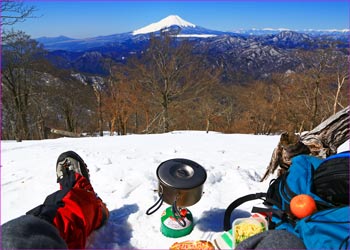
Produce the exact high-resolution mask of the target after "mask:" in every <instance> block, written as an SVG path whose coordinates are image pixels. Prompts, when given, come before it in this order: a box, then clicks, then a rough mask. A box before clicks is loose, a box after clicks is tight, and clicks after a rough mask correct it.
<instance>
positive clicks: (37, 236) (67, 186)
mask: <svg viewBox="0 0 350 250" xmlns="http://www.w3.org/2000/svg"><path fill="white" fill-rule="evenodd" d="M56 173H57V180H58V182H59V184H60V187H61V189H60V190H58V191H56V192H55V193H53V194H51V195H49V196H47V197H46V199H45V201H44V203H43V204H42V205H40V206H37V207H35V208H34V209H32V210H30V211H28V212H27V215H26V216H22V217H19V218H17V219H15V220H13V221H10V222H8V223H5V224H4V225H3V226H2V234H3V248H5V247H6V248H56V247H57V248H62V247H63V248H66V247H67V246H68V248H84V247H85V244H86V239H87V237H88V236H89V235H90V234H91V232H92V231H93V230H95V229H98V228H99V227H101V226H102V225H104V224H105V223H106V222H107V219H108V216H109V211H108V209H107V207H106V206H105V204H104V203H103V202H102V200H101V199H100V198H99V197H98V196H97V195H96V193H95V192H94V189H93V188H92V186H91V183H90V181H89V175H88V169H87V166H86V164H85V163H84V161H83V160H82V159H81V158H80V156H78V155H77V154H76V153H75V152H73V151H68V152H65V153H63V154H61V155H60V156H59V157H58V160H57V165H56ZM27 239H28V240H29V242H27Z"/></svg>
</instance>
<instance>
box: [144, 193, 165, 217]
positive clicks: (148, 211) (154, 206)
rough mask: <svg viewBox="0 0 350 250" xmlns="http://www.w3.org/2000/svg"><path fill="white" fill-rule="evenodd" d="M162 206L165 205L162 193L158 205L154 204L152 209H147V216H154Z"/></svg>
mask: <svg viewBox="0 0 350 250" xmlns="http://www.w3.org/2000/svg"><path fill="white" fill-rule="evenodd" d="M162 204H163V194H162V193H161V194H160V196H159V199H158V200H157V201H156V203H154V204H153V206H152V207H150V208H149V209H147V211H146V214H147V215H151V214H153V213H154V212H155V211H157V210H158V209H159V208H160V207H161V206H162ZM154 208H155V209H154ZM152 209H154V210H152ZM151 210H152V211H151Z"/></svg>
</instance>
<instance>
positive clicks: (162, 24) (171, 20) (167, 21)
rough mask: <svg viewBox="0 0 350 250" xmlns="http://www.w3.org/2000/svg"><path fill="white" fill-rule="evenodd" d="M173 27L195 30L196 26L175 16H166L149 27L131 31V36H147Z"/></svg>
mask: <svg viewBox="0 0 350 250" xmlns="http://www.w3.org/2000/svg"><path fill="white" fill-rule="evenodd" d="M173 25H176V26H180V27H182V28H183V27H192V28H195V27H196V25H194V24H192V23H190V22H187V21H185V20H183V19H182V18H181V17H179V16H177V15H170V16H167V17H166V18H163V19H162V20H160V21H159V22H156V23H151V24H150V25H147V26H145V27H143V28H140V29H137V30H135V31H133V35H140V34H148V33H152V32H156V31H160V30H162V29H164V28H169V27H171V26H173Z"/></svg>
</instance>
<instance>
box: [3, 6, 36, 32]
mask: <svg viewBox="0 0 350 250" xmlns="http://www.w3.org/2000/svg"><path fill="white" fill-rule="evenodd" d="M35 11H36V9H35V7H34V6H27V5H25V4H24V2H23V1H16V0H2V1H1V12H0V17H1V24H2V25H3V26H11V25H14V24H15V23H17V22H23V21H25V20H26V19H27V18H33V17H34V16H33V13H34V12H35Z"/></svg>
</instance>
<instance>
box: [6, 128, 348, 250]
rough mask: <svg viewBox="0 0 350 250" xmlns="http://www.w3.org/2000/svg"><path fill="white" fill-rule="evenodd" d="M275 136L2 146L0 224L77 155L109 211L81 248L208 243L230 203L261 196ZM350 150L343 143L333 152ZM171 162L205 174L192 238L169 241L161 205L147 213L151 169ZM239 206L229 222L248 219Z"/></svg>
mask: <svg viewBox="0 0 350 250" xmlns="http://www.w3.org/2000/svg"><path fill="white" fill-rule="evenodd" d="M278 140H279V136H256V135H244V134H220V133H215V132H210V133H208V134H207V133H205V132H201V131H176V132H172V133H167V134H155V135H128V136H113V137H110V136H105V137H94V138H77V139H72V138H61V139H55V140H42V141H24V142H21V143H17V142H15V141H2V142H1V224H3V223H5V222H6V221H9V220H11V219H13V218H15V217H17V216H19V215H22V214H24V213H25V212H26V211H28V210H30V209H31V208H33V207H35V206H37V205H39V204H41V203H42V202H43V201H44V199H45V198H46V196H47V195H48V194H50V193H52V192H54V191H56V190H57V188H58V184H57V183H56V173H55V163H56V159H57V157H58V155H59V154H60V153H62V152H64V151H67V150H74V151H76V152H77V153H78V154H79V155H80V156H81V157H82V158H83V159H84V160H85V162H86V163H87V164H88V167H89V169H90V174H91V182H92V185H93V187H94V189H95V191H96V192H97V193H98V195H99V196H100V197H101V198H102V199H103V200H104V201H105V202H106V204H107V206H108V208H109V210H110V211H111V214H110V220H109V221H108V223H107V225H106V226H104V227H103V228H101V229H100V230H98V231H95V232H94V233H93V234H92V235H91V237H90V238H89V240H88V244H87V247H88V248H142V249H167V248H169V246H171V245H172V244H173V243H174V242H176V241H184V240H192V239H193V240H198V239H203V240H213V238H214V237H215V236H216V235H217V233H219V232H221V231H222V230H223V229H222V228H223V225H222V224H223V216H224V212H225V209H226V207H227V206H228V205H229V204H230V203H231V202H232V201H233V200H235V199H236V198H238V197H240V196H242V195H245V194H248V193H254V192H264V191H266V189H267V186H268V181H266V182H263V183H260V182H259V179H260V177H261V176H262V175H263V174H264V171H265V169H266V166H267V165H268V163H269V160H270V157H271V153H272V151H273V149H274V148H275V146H276V145H277V142H278ZM344 150H349V142H347V143H345V144H344V145H342V146H341V147H340V148H339V152H340V151H344ZM172 158H187V159H191V160H193V161H196V162H198V163H199V164H201V165H202V166H203V167H204V168H205V169H206V171H207V174H208V178H207V180H206V182H205V183H204V194H203V196H202V198H201V200H200V201H199V202H198V203H197V204H195V205H193V206H191V207H189V209H190V210H191V212H192V213H193V215H194V220H195V227H194V230H193V232H192V233H191V234H190V235H188V236H185V237H182V238H177V239H172V238H167V237H165V236H163V235H162V234H161V232H160V217H161V213H162V211H163V210H164V209H166V208H167V207H168V206H169V205H167V204H165V203H163V205H162V207H161V209H159V210H158V211H157V212H156V213H154V214H153V215H150V216H148V215H146V210H147V209H148V208H149V207H150V206H151V205H153V203H154V202H155V201H156V200H157V199H158V194H157V192H155V191H154V190H155V189H156V188H157V184H158V180H157V177H156V169H157V167H158V166H159V164H160V163H162V162H163V161H166V160H168V159H172ZM250 209H251V204H250V203H246V204H244V205H242V206H241V207H240V208H239V210H238V211H237V212H236V213H235V214H234V216H235V217H239V216H244V215H247V212H245V211H250Z"/></svg>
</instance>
